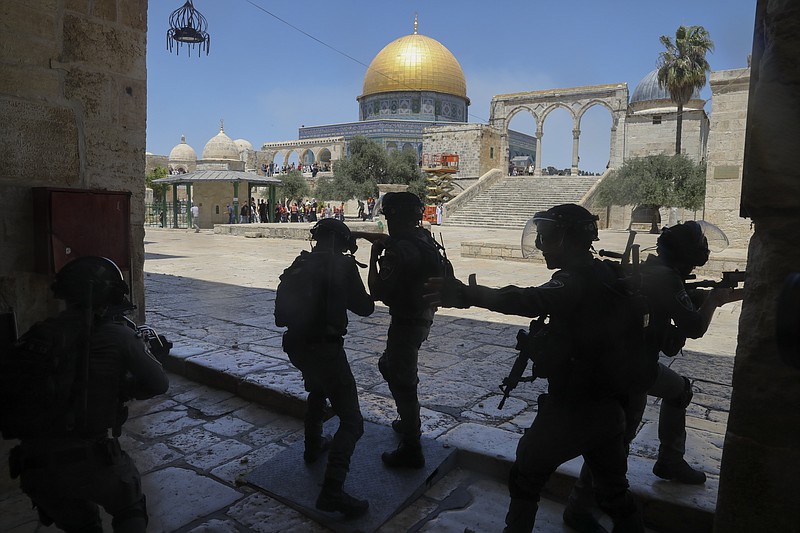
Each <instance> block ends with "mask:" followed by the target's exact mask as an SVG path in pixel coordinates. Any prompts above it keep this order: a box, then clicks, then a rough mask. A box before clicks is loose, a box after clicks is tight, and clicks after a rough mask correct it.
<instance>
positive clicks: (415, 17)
mask: <svg viewBox="0 0 800 533" xmlns="http://www.w3.org/2000/svg"><path fill="white" fill-rule="evenodd" d="M418 28H419V20H418V18H417V14H416V13H414V35H416V34H417V29H418Z"/></svg>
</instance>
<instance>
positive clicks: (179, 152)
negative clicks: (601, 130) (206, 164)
mask: <svg viewBox="0 0 800 533" xmlns="http://www.w3.org/2000/svg"><path fill="white" fill-rule="evenodd" d="M169 160H170V161H197V152H195V151H194V148H192V147H191V146H189V145H188V144H186V136H185V135H181V142H180V144H177V145H175V148H173V149H172V151H170V153H169Z"/></svg>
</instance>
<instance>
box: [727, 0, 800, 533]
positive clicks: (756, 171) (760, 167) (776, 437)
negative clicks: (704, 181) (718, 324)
mask: <svg viewBox="0 0 800 533" xmlns="http://www.w3.org/2000/svg"><path fill="white" fill-rule="evenodd" d="M755 28H756V33H755V36H754V40H753V60H752V69H751V77H750V95H749V101H748V113H747V129H746V134H745V150H744V153H745V159H744V168H743V177H742V204H741V207H742V212H743V214H746V215H747V216H749V217H750V218H751V219H752V221H753V223H754V225H755V232H754V234H753V237H752V238H751V240H750V247H749V259H748V264H747V282H746V284H745V299H744V303H743V306H742V314H741V318H740V321H739V324H740V327H739V345H738V347H737V351H736V360H735V365H734V372H733V394H732V397H731V410H730V417H729V419H728V427H727V433H726V435H725V444H724V448H723V455H722V466H721V469H720V485H719V497H718V502H717V508H716V516H715V521H714V531H715V532H716V533H729V532H734V533H738V532H742V533H745V532H753V531H798V528H800V513H799V512H798V498H797V492H796V487H797V484H798V480H800V371H798V370H796V369H793V368H791V367H789V366H787V365H785V364H784V363H783V362H782V360H781V358H780V356H779V354H778V350H777V347H776V342H775V324H776V305H775V302H776V300H777V298H778V294H779V292H780V290H781V286H782V283H783V282H784V280H785V278H786V276H787V275H788V274H789V273H790V272H800V246H798V242H800V167H798V165H797V160H796V153H797V146H798V143H800V121H798V120H797V117H798V116H799V115H800V92H798V91H797V87H798V85H800V63H798V61H797V57H798V56H799V55H800V4H798V2H797V1H796V0H758V3H757V5H756V20H755ZM794 305H795V306H800V302H794Z"/></svg>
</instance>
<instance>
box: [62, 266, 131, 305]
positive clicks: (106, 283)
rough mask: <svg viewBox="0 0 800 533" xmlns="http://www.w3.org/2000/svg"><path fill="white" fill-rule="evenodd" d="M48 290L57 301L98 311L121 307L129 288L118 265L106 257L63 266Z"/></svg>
mask: <svg viewBox="0 0 800 533" xmlns="http://www.w3.org/2000/svg"><path fill="white" fill-rule="evenodd" d="M51 288H52V290H53V294H54V296H55V297H56V298H58V299H59V300H65V301H67V302H69V303H74V304H79V305H88V304H91V306H92V307H93V308H97V309H100V308H104V307H107V306H109V305H118V304H121V303H122V302H123V299H124V298H125V294H127V293H128V284H127V283H125V279H124V278H123V276H122V271H121V270H120V269H119V267H118V266H117V264H116V263H114V261H112V260H111V259H108V258H107V257H99V256H93V255H88V256H84V257H79V258H77V259H75V260H73V261H70V262H69V263H67V264H66V265H64V267H63V268H62V269H61V270H59V271H58V273H57V274H56V279H55V282H54V283H53V285H52V287H51ZM90 295H91V299H89V296H90Z"/></svg>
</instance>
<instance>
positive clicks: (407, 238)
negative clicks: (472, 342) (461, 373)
mask: <svg viewBox="0 0 800 533" xmlns="http://www.w3.org/2000/svg"><path fill="white" fill-rule="evenodd" d="M380 210H381V213H382V214H383V216H384V217H386V223H387V226H388V229H389V237H388V239H379V240H375V241H374V242H373V244H372V250H371V256H370V265H369V289H370V292H371V293H372V296H373V298H375V299H376V300H381V301H383V303H385V304H386V305H387V306H389V314H390V315H391V323H390V324H389V333H388V338H387V340H386V350H385V351H384V352H383V355H382V356H381V358H380V360H379V361H378V368H379V370H380V372H381V374H382V375H383V377H384V379H385V380H386V383H387V384H388V385H389V390H390V391H391V393H392V397H393V398H394V401H395V404H396V405H397V414H398V418H397V419H396V420H395V421H394V422H393V423H392V428H393V429H394V430H395V431H396V432H397V433H399V434H400V436H401V441H400V444H399V446H398V447H397V449H395V450H393V451H387V452H385V453H383V455H382V456H381V459H382V460H383V462H384V463H385V464H386V465H387V466H389V467H399V468H422V467H423V466H425V456H424V455H423V454H422V446H421V444H420V435H421V430H420V428H421V423H420V418H419V411H420V406H419V400H418V399H417V384H418V383H419V378H418V377H417V357H418V355H419V348H420V346H421V345H422V343H423V342H424V341H425V340H426V339H427V338H428V333H429V332H430V329H431V324H432V323H433V315H434V312H435V311H436V308H435V307H434V306H431V305H430V304H428V303H427V302H425V300H424V299H423V293H424V285H425V281H426V280H427V279H428V278H429V277H431V276H442V275H443V274H444V272H443V268H444V263H443V259H442V256H441V254H440V253H439V247H438V245H437V244H436V242H435V241H434V240H433V237H432V236H431V234H430V232H428V230H426V229H424V228H423V227H422V226H421V225H420V223H421V221H422V213H423V211H424V207H423V205H422V202H421V201H420V199H419V197H418V196H417V195H415V194H412V193H410V192H390V193H386V194H385V195H384V196H383V197H382V199H381V206H380Z"/></svg>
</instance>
